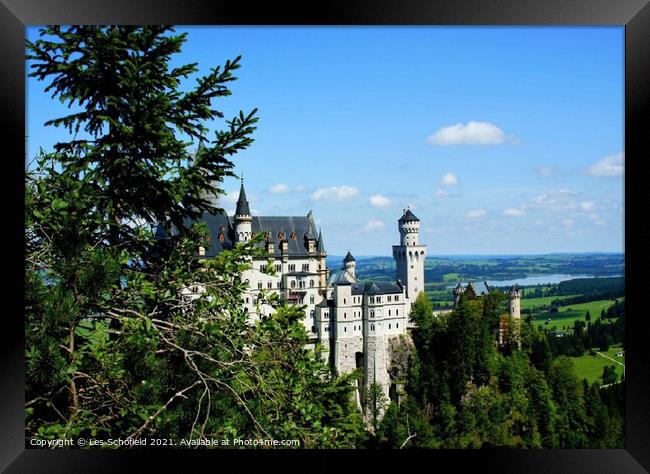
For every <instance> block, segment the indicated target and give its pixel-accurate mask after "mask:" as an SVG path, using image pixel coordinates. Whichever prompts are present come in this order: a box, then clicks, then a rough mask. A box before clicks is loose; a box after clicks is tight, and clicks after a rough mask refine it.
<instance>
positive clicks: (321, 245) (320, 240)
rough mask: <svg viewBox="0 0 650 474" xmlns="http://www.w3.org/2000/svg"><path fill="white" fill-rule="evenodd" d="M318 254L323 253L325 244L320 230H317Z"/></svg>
mask: <svg viewBox="0 0 650 474" xmlns="http://www.w3.org/2000/svg"><path fill="white" fill-rule="evenodd" d="M316 250H318V253H325V242H323V234H322V232H321V230H320V229H318V247H317V249H316Z"/></svg>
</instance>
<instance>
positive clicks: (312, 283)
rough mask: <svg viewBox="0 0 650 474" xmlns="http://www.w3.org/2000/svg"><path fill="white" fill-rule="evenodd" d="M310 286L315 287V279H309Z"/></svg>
mask: <svg viewBox="0 0 650 474" xmlns="http://www.w3.org/2000/svg"><path fill="white" fill-rule="evenodd" d="M309 287H310V288H313V287H314V280H309Z"/></svg>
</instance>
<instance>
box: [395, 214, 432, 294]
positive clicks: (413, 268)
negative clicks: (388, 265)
mask: <svg viewBox="0 0 650 474" xmlns="http://www.w3.org/2000/svg"><path fill="white" fill-rule="evenodd" d="M397 224H398V229H399V235H400V245H393V258H394V259H395V263H396V269H397V279H398V280H401V281H402V282H403V283H404V285H405V286H406V297H407V298H409V299H411V300H415V297H416V296H417V294H418V293H419V292H421V291H424V259H425V258H426V255H427V246H426V245H420V244H419V243H418V238H419V235H420V219H418V218H417V217H416V216H415V214H413V212H411V210H410V209H404V214H403V215H402V217H400V219H399V221H397Z"/></svg>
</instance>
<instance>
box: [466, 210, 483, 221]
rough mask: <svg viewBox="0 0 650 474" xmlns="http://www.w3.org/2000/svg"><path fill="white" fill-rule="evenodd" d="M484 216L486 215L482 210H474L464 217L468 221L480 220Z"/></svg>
mask: <svg viewBox="0 0 650 474" xmlns="http://www.w3.org/2000/svg"><path fill="white" fill-rule="evenodd" d="M485 214H487V213H486V212H485V211H484V210H483V209H476V210H474V211H469V212H468V213H467V214H465V217H467V218H468V219H480V218H481V217H485Z"/></svg>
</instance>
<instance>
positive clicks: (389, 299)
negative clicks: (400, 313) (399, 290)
mask: <svg viewBox="0 0 650 474" xmlns="http://www.w3.org/2000/svg"><path fill="white" fill-rule="evenodd" d="M391 301H393V297H392V296H390V295H388V302H389V303H390V302H391Z"/></svg>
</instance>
